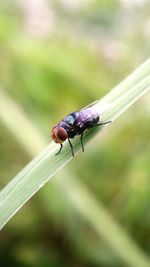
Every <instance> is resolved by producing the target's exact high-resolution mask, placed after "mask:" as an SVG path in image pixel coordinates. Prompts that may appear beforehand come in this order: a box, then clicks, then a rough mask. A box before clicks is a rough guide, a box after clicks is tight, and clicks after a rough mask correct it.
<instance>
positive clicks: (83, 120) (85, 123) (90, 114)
mask: <svg viewBox="0 0 150 267" xmlns="http://www.w3.org/2000/svg"><path fill="white" fill-rule="evenodd" d="M98 121H99V114H98V113H97V112H96V111H95V110H93V109H85V110H81V111H80V112H79V118H78V125H79V127H80V128H82V127H85V128H91V127H93V126H94V125H96V124H97V123H98Z"/></svg>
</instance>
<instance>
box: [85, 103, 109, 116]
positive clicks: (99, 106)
mask: <svg viewBox="0 0 150 267" xmlns="http://www.w3.org/2000/svg"><path fill="white" fill-rule="evenodd" d="M111 106H112V104H110V103H102V102H101V101H99V100H96V101H95V102H93V103H91V104H90V105H88V106H86V107H84V108H83V109H81V110H86V109H89V110H90V109H91V110H92V109H93V110H95V111H97V113H98V114H99V115H102V114H103V113H105V112H106V111H107V110H109V109H110V108H111Z"/></svg>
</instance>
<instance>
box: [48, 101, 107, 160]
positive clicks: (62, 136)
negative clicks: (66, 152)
mask: <svg viewBox="0 0 150 267" xmlns="http://www.w3.org/2000/svg"><path fill="white" fill-rule="evenodd" d="M95 103H96V102H94V103H93V104H91V105H89V106H87V107H85V108H83V109H81V110H80V111H75V112H72V113H70V114H68V115H67V116H66V117H64V118H63V119H62V120H61V121H60V122H59V123H58V124H57V125H55V126H54V127H53V128H52V139H53V140H54V141H55V142H56V143H59V144H60V149H59V151H58V152H57V153H56V155H58V154H59V153H60V152H61V150H62V148H63V144H62V143H63V142H64V141H65V140H66V139H68V142H69V145H70V148H71V152H72V156H74V151H73V145H72V143H71V141H70V139H71V138H74V137H75V136H76V135H80V136H81V137H80V142H81V147H82V151H83V152H84V144H83V134H84V132H85V130H86V129H90V128H92V127H95V126H99V125H104V124H108V123H110V122H111V121H106V122H100V115H99V113H98V112H97V111H96V108H94V104H95ZM101 114H102V113H101Z"/></svg>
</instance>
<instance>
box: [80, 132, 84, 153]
mask: <svg viewBox="0 0 150 267" xmlns="http://www.w3.org/2000/svg"><path fill="white" fill-rule="evenodd" d="M83 133H84V132H82V133H81V139H80V140H81V147H82V152H84V145H83Z"/></svg>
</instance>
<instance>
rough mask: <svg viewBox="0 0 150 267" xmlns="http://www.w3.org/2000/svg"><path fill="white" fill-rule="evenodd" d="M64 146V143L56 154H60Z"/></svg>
mask: <svg viewBox="0 0 150 267" xmlns="http://www.w3.org/2000/svg"><path fill="white" fill-rule="evenodd" d="M62 148H63V145H62V144H60V149H59V151H58V152H57V153H56V154H55V155H56V156H57V155H59V153H60V152H61V150H62Z"/></svg>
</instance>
